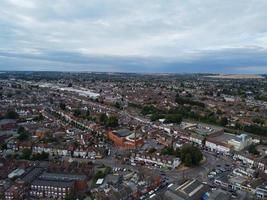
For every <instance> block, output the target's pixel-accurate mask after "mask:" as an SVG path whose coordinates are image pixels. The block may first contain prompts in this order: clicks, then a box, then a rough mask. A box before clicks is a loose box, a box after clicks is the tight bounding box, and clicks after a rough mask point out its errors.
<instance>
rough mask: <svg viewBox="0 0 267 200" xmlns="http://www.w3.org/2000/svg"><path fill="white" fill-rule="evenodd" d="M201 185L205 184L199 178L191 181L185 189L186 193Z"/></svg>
mask: <svg viewBox="0 0 267 200" xmlns="http://www.w3.org/2000/svg"><path fill="white" fill-rule="evenodd" d="M200 185H203V184H202V183H201V182H199V181H197V180H194V181H192V182H190V184H188V185H187V187H186V188H185V189H184V190H183V191H184V192H185V193H186V194H189V193H191V192H192V191H194V190H195V189H196V188H197V187H199V186H200Z"/></svg>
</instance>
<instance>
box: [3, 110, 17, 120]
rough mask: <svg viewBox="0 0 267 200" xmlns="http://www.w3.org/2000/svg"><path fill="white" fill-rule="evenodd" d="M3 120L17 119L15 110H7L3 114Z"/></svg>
mask: <svg viewBox="0 0 267 200" xmlns="http://www.w3.org/2000/svg"><path fill="white" fill-rule="evenodd" d="M5 118H7V119H17V118H19V114H18V113H17V112H16V111H15V110H8V111H7V112H6V114H5Z"/></svg>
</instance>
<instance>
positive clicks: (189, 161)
mask: <svg viewBox="0 0 267 200" xmlns="http://www.w3.org/2000/svg"><path fill="white" fill-rule="evenodd" d="M184 164H185V165H186V166H188V167H190V166H192V165H193V162H192V155H191V154H190V153H187V154H185V158H184Z"/></svg>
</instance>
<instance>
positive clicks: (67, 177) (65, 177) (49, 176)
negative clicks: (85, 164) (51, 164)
mask: <svg viewBox="0 0 267 200" xmlns="http://www.w3.org/2000/svg"><path fill="white" fill-rule="evenodd" d="M39 179H42V180H54V181H56V180H58V181H76V180H85V179H86V176H85V175H75V174H59V173H48V172H44V173H42V174H41V175H40V176H39Z"/></svg>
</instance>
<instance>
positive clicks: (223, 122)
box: [220, 117, 228, 126]
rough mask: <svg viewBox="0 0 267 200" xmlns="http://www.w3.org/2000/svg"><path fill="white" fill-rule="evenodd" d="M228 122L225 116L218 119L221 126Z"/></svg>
mask: <svg viewBox="0 0 267 200" xmlns="http://www.w3.org/2000/svg"><path fill="white" fill-rule="evenodd" d="M227 124H228V119H227V117H223V118H222V119H221V120H220V125H222V126H226V125H227Z"/></svg>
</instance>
